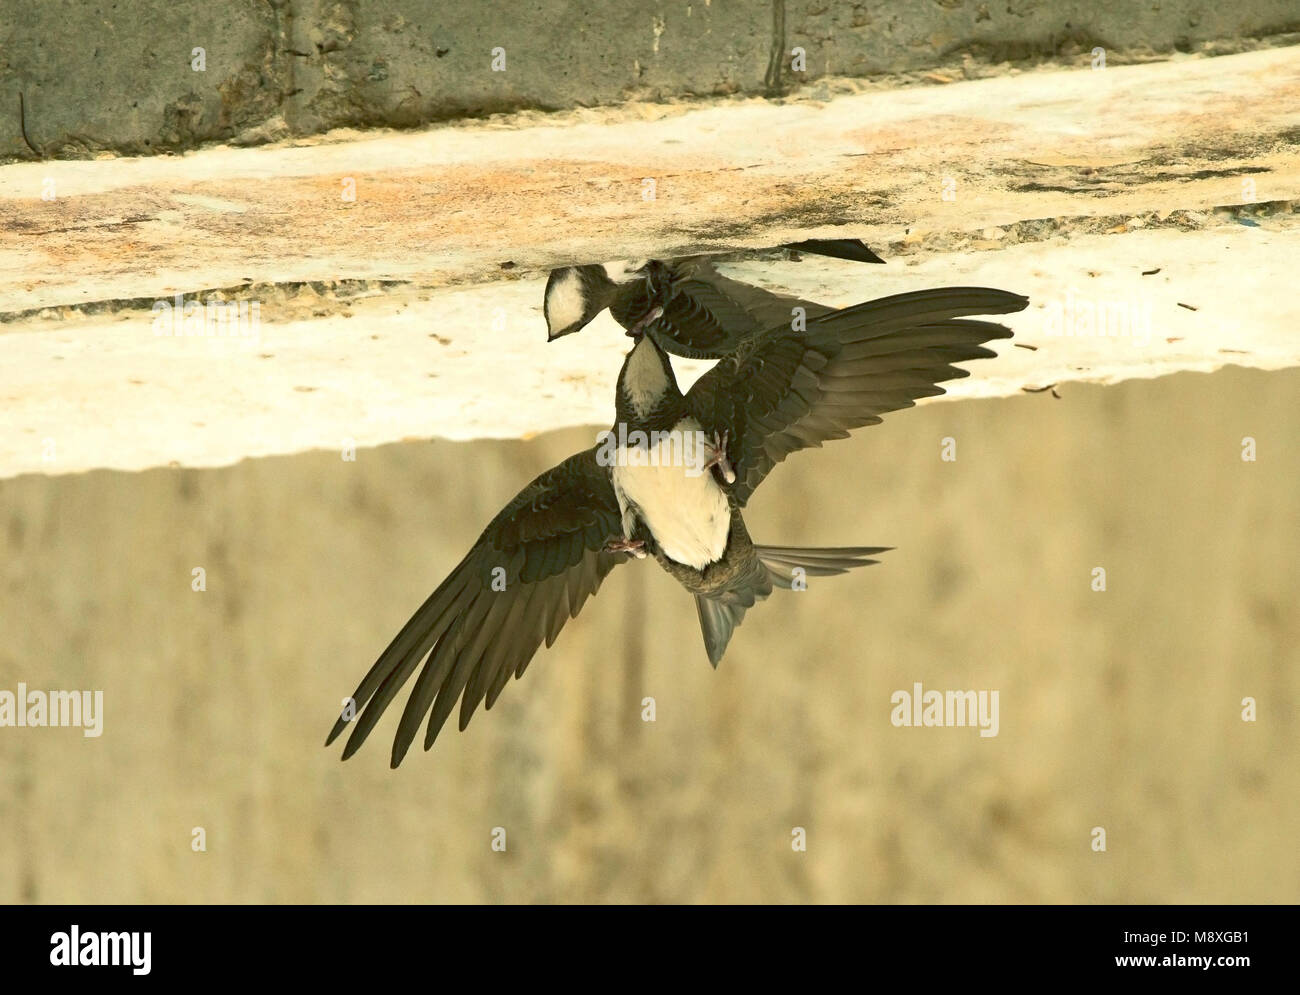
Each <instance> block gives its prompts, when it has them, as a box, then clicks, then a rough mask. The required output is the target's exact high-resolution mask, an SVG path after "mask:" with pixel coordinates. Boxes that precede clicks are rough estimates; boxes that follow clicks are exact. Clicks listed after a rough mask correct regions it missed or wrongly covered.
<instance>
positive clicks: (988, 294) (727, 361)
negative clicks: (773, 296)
mask: <svg viewBox="0 0 1300 995" xmlns="http://www.w3.org/2000/svg"><path fill="white" fill-rule="evenodd" d="M1028 303H1029V301H1028V299H1027V298H1025V297H1022V296H1020V295H1019V294H1011V293H1007V292H1006V291H1002V290H988V289H984V288H978V287H952V288H943V289H938V290H922V291H917V292H913V293H907V294H896V295H894V296H893V297H884V298H881V299H880V300H876V301H869V302H867V303H865V304H857V305H855V306H853V307H849V308H844V309H842V310H840V311H835V312H832V313H830V314H828V315H823V316H821V317H818V318H813V319H810V320H809V321H808V324H807V328H806V330H804V331H797V330H795V329H791V328H789V327H787V326H780V327H776V328H772V329H769V330H767V331H765V332H762V333H760V334H758V335H756V336H753V337H751V338H750V339H748V340H746V341H745V342H742V343H741V344H740V347H739V348H738V350H737V351H736V352H735V353H734V354H733V355H731V356H729V357H726V358H724V359H723V360H722V361H721V362H719V363H718V365H717V366H715V367H714V368H713V369H712V370H710V371H709V372H708V373H706V374H704V376H702V377H701V378H700V379H699V380H698V381H696V383H695V386H694V387H692V388H691V390H690V392H689V393H688V394H687V395H686V397H687V403H688V404H689V405H690V408H691V411H692V413H693V414H694V415H695V417H696V418H698V419H699V421H700V423H701V426H702V427H703V429H704V431H705V433H706V434H712V433H714V432H717V433H719V434H720V433H723V432H726V433H727V435H728V438H727V456H728V458H729V459H730V460H731V463H732V465H733V466H734V467H735V470H736V473H737V480H736V483H735V484H734V485H733V488H732V496H733V497H734V498H735V500H736V501H737V502H738V503H739V505H740V506H742V507H743V506H744V504H745V503H746V502H747V501H748V500H749V497H750V495H751V494H753V492H754V489H755V488H756V487H757V486H758V485H759V484H760V483H761V482H762V481H763V478H764V477H766V476H767V474H768V472H769V471H770V470H771V469H772V467H774V466H775V465H776V464H777V463H779V462H781V460H783V459H785V458H786V457H787V456H788V455H790V453H793V452H795V451H797V450H799V449H804V448H807V447H809V446H820V445H821V444H822V443H823V442H824V441H826V440H827V439H843V438H847V437H848V434H849V431H850V430H851V429H854V428H858V427H860V426H863V425H875V424H877V423H878V422H879V421H880V420H881V419H880V416H881V415H882V414H885V413H886V412H889V411H897V410H898V409H900V408H910V407H911V406H912V405H913V404H914V403H915V401H916V399H917V398H918V397H930V396H933V395H935V394H942V393H943V392H944V391H943V388H942V387H939V386H936V385H937V384H938V383H939V382H940V381H943V380H952V379H956V378H958V377H964V376H967V375H968V374H967V372H966V371H965V370H962V369H958V368H957V367H954V366H952V365H951V364H953V363H959V362H963V361H965V360H968V359H978V358H980V357H985V356H993V355H994V353H993V352H991V351H990V350H988V349H985V348H982V347H981V345H980V343H982V342H986V341H989V340H991V339H1000V338H1008V337H1010V335H1011V331H1010V330H1009V329H1007V328H1006V327H1004V326H1002V325H998V324H993V323H991V322H985V321H964V320H961V316H963V315H971V314H1008V313H1010V312H1013V311H1020V310H1022V309H1023V308H1024V307H1025V306H1026V305H1027V304H1028Z"/></svg>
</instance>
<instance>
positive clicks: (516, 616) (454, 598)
mask: <svg viewBox="0 0 1300 995" xmlns="http://www.w3.org/2000/svg"><path fill="white" fill-rule="evenodd" d="M621 535H622V526H621V523H620V520H619V509H618V499H617V498H616V497H615V496H614V488H613V485H612V484H611V483H610V478H609V472H608V470H607V469H605V468H604V467H601V466H599V465H598V464H597V462H596V458H595V450H588V451H586V452H582V453H578V454H577V455H575V456H570V457H569V458H568V459H567V460H565V461H564V462H563V463H561V464H559V465H558V466H555V467H552V468H551V469H550V470H547V471H546V472H545V473H543V474H542V475H541V476H540V477H538V478H537V479H536V480H534V481H533V482H532V483H531V484H529V485H528V486H527V487H525V488H524V489H523V490H522V491H520V493H519V494H518V496H516V497H515V499H514V500H513V501H511V502H510V503H509V504H508V505H506V506H505V508H504V509H502V511H501V513H500V514H498V515H497V516H496V518H494V519H493V520H492V522H491V524H490V525H488V527H487V528H486V529H484V530H483V534H482V535H481V536H479V539H478V541H477V542H476V543H475V544H474V546H473V548H472V549H470V551H469V552H468V553H467V554H466V555H465V558H464V559H463V560H461V562H460V564H459V565H458V566H457V567H456V569H454V570H453V571H452V572H451V575H450V576H449V577H448V578H447V579H446V580H444V581H443V582H442V583H441V584H439V585H438V588H437V590H435V591H434V592H433V594H431V595H430V596H429V599H428V600H427V601H425V603H424V604H423V605H421V606H420V608H419V610H418V611H416V613H415V614H414V615H413V616H412V617H411V620H410V621H409V622H407V623H406V625H404V626H403V627H402V630H401V631H400V632H399V633H398V634H397V636H396V638H395V639H394V640H393V641H392V642H391V643H390V644H389V646H388V648H387V649H386V650H384V652H383V653H381V654H380V655H379V659H378V660H377V661H376V662H375V665H374V666H373V667H371V668H370V672H369V673H368V674H366V676H365V677H364V678H363V679H362V681H361V683H360V685H358V686H357V690H356V691H355V692H354V694H353V695H352V706H351V713H352V714H351V715H349V714H347V712H345V713H344V715H343V716H341V717H340V718H339V720H338V721H337V722H336V723H335V724H334V728H333V729H332V730H331V731H330V734H329V738H328V739H326V741H325V744H326V745H327V746H328V745H329V744H330V743H332V742H333V741H334V739H335V738H336V737H337V736H338V735H339V733H341V732H342V731H343V730H344V729H345V728H347V726H348V724H349V721H348V720H349V718H353V716H355V718H353V721H354V723H355V724H354V726H353V729H352V733H351V735H350V736H349V737H348V742H347V746H346V747H345V748H344V750H343V759H344V760H346V759H347V758H348V757H350V756H351V755H352V754H353V753H355V752H356V750H357V748H358V747H360V746H361V744H362V743H363V742H365V739H366V736H368V735H369V733H370V730H371V729H372V728H374V725H375V723H376V722H377V721H378V719H379V717H380V715H382V714H383V711H384V709H385V708H387V707H388V704H389V702H391V701H392V700H393V698H394V696H395V695H396V694H397V692H398V691H399V690H400V689H401V687H402V685H403V684H405V683H406V681H407V680H408V679H409V678H410V676H411V674H412V673H413V672H414V670H415V668H416V666H417V665H418V664H419V663H420V661H421V660H425V658H426V656H427V660H425V664H424V669H423V670H421V671H420V676H419V677H418V678H417V679H416V682H415V686H414V688H413V689H412V691H411V696H410V698H408V699H407V702H406V708H405V710H404V711H403V712H402V718H401V722H400V723H399V725H398V728H397V736H396V738H395V740H394V741H393V754H392V765H393V766H394V767H396V766H397V765H398V764H399V763H401V760H402V757H403V756H405V755H406V751H407V749H408V748H409V747H410V745H411V742H412V740H414V738H415V734H416V731H417V730H418V728H419V726H420V723H421V722H422V721H423V719H424V715H425V713H426V712H429V709H430V706H432V708H433V710H432V712H431V713H430V715H429V724H428V729H427V731H426V733H425V737H424V748H425V749H426V750H427V749H428V748H429V747H430V746H431V745H433V741H434V739H436V738H437V736H438V733H439V731H440V730H441V729H442V726H443V723H445V722H446V721H447V717H448V715H450V714H451V710H452V708H453V707H454V706H455V704H456V700H457V699H458V698H459V699H460V701H461V708H460V728H461V729H464V728H465V726H466V725H467V724H468V723H469V720H470V717H471V716H472V715H473V714H474V710H475V709H476V708H477V707H478V704H479V702H480V701H482V700H483V699H484V697H485V696H486V698H487V707H488V708H491V707H492V705H493V703H494V702H495V701H496V698H497V695H499V694H500V693H501V689H502V688H504V687H505V685H506V682H507V681H508V680H509V679H510V676H511V675H512V674H513V675H514V676H515V677H520V676H522V675H523V672H524V669H525V668H526V667H527V666H528V662H529V661H530V660H531V659H532V658H533V654H534V653H536V652H537V649H538V647H539V646H540V645H541V644H542V642H543V641H545V643H546V645H547V646H550V645H551V644H552V643H553V642H555V638H556V636H558V635H559V632H560V629H561V628H562V627H563V626H564V623H565V622H566V621H567V620H568V619H570V618H572V617H574V616H575V615H577V614H578V611H579V609H581V608H582V605H583V603H584V602H585V601H586V600H587V598H588V597H590V596H591V595H593V594H595V593H596V591H597V590H598V589H599V587H600V584H601V581H603V580H604V579H605V577H606V575H607V574H608V573H609V572H610V571H611V570H613V569H614V567H615V566H616V565H617V564H618V563H619V562H621V560H624V559H626V558H627V557H626V554H622V553H606V552H604V549H605V546H606V545H607V543H608V542H609V541H610V540H611V539H614V538H617V537H619V536H621Z"/></svg>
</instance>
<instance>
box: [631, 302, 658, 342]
mask: <svg viewBox="0 0 1300 995" xmlns="http://www.w3.org/2000/svg"><path fill="white" fill-rule="evenodd" d="M663 313H664V309H663V308H662V307H660V306H659V305H657V304H656V305H655V306H654V307H652V308H651V309H650V310H649V311H647V312H646V313H645V316H644V317H642V319H641V320H640V321H638V322H637V323H636V324H635V325H633V326H632V327H631V328H629V329H628V330H627V334H628V335H631V336H633V337H635V336H637V335H640V334H641V333H642V332H644V331H645V330H646V329H647V328H649V327H650V325H652V324H653V323H654V322H655V321H657V320H658V319H659V318H661V317H662V316H663Z"/></svg>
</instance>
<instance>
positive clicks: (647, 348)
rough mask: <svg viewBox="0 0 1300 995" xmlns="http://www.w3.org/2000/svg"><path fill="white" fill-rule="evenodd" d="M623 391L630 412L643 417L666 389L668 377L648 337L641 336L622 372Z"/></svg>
mask: <svg viewBox="0 0 1300 995" xmlns="http://www.w3.org/2000/svg"><path fill="white" fill-rule="evenodd" d="M623 389H624V390H626V391H627V397H628V400H629V401H630V402H631V404H632V410H633V411H635V412H636V413H637V415H638V416H640V417H643V418H644V417H645V416H646V415H647V414H649V413H650V412H651V411H652V410H654V406H655V403H656V402H657V401H658V400H659V399H660V398H661V397H663V395H664V392H665V391H666V390H667V389H668V375H667V374H666V373H665V372H664V368H663V365H662V364H661V363H660V360H659V356H658V350H657V349H656V348H655V344H654V343H653V342H651V341H650V339H649V337H648V336H645V335H643V336H641V338H640V340H639V341H638V342H637V344H636V347H635V348H634V349H633V350H632V355H630V356H629V357H628V359H627V366H626V367H624V370H623Z"/></svg>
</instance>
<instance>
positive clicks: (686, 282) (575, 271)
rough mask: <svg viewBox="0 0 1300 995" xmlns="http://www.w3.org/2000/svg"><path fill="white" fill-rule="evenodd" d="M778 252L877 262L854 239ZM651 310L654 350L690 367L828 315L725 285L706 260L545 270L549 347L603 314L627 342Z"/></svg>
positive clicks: (743, 286)
mask: <svg viewBox="0 0 1300 995" xmlns="http://www.w3.org/2000/svg"><path fill="white" fill-rule="evenodd" d="M782 248H787V249H798V250H801V251H804V252H813V253H817V254H820V255H826V256H834V257H836V258H840V259H851V260H855V261H858V262H874V263H883V262H884V260H883V259H881V258H880V257H879V256H877V255H876V254H875V253H874V252H872V251H871V250H870V249H869V248H867V246H866V245H864V244H863V243H862V242H861V241H859V240H858V239H810V240H806V241H803V242H792V243H789V244H787V245H785V246H782ZM655 306H660V307H662V309H663V314H662V317H661V318H660V320H659V321H658V322H657V323H656V325H655V328H654V332H653V334H655V335H657V336H658V338H659V342H660V345H661V346H662V347H663V348H664V349H666V350H668V351H669V352H671V353H673V354H674V355H678V356H684V357H687V358H690V359H717V358H719V357H721V356H724V355H726V354H727V353H728V352H731V351H732V350H734V349H735V348H736V346H737V344H738V343H739V342H740V341H742V340H743V339H744V338H746V337H748V336H749V335H752V334H754V333H756V332H758V331H761V330H763V329H765V328H768V327H771V326H772V325H775V324H780V323H785V322H790V321H791V320H792V319H793V318H794V317H795V315H796V312H795V309H796V308H799V309H802V311H801V315H800V316H801V317H802V318H804V319H806V318H808V317H817V316H820V315H823V314H828V313H829V312H831V311H833V310H834V308H830V307H827V306H826V305H823V304H817V303H814V302H813V301H805V300H801V299H799V298H798V297H791V296H788V295H784V294H775V293H772V292H770V291H767V290H763V289H762V288H761V287H755V286H752V285H751V284H747V283H743V282H741V281H739V280H732V279H729V278H727V277H725V276H723V275H722V274H721V273H719V272H718V271H717V269H716V268H715V267H714V265H713V263H712V261H711V260H710V259H709V258H708V257H707V256H685V257H682V258H680V259H675V260H668V261H663V260H657V259H648V260H628V261H623V262H614V263H603V264H599V265H586V266H565V267H561V268H559V269H555V270H552V271H551V273H550V275H549V277H548V278H547V281H546V291H545V294H544V296H543V310H544V312H545V315H546V323H547V338H548V340H549V341H552V342H553V341H555V340H556V339H558V338H562V337H564V336H565V335H571V334H573V333H574V332H576V331H579V330H581V329H582V328H584V327H586V326H587V324H589V323H590V322H591V321H592V319H593V318H595V317H596V315H598V314H599V313H600V312H601V311H603V310H605V309H606V308H609V311H610V314H611V315H613V317H614V319H615V320H616V321H617V322H618V323H619V324H620V325H622V326H623V327H624V328H625V329H627V330H628V332H629V334H636V333H639V332H640V330H641V329H642V328H643V327H644V326H645V325H646V324H647V323H648V319H647V317H646V316H647V314H648V312H649V311H650V310H651V309H652V308H654V307H655Z"/></svg>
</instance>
